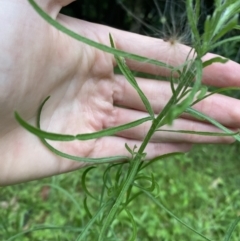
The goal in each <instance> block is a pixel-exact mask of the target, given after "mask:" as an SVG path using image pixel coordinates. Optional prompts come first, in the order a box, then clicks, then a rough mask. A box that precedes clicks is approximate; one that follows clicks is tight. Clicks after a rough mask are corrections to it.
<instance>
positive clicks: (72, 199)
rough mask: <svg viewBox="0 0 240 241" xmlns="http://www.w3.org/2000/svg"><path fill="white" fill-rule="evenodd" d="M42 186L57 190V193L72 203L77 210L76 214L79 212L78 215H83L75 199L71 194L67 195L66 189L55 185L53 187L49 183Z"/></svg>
mask: <svg viewBox="0 0 240 241" xmlns="http://www.w3.org/2000/svg"><path fill="white" fill-rule="evenodd" d="M44 185H47V186H49V187H52V188H54V189H56V190H58V191H59V192H61V193H62V194H63V195H64V196H66V197H67V198H68V199H69V200H71V201H72V203H73V204H74V205H75V207H76V208H77V210H78V212H79V215H82V214H83V212H82V209H81V207H80V205H79V203H78V202H77V200H76V199H75V197H74V196H73V195H72V194H71V193H69V192H68V191H67V190H66V189H63V188H62V187H60V186H57V185H55V184H51V183H49V184H44Z"/></svg>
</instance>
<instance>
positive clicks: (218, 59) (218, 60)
mask: <svg viewBox="0 0 240 241" xmlns="http://www.w3.org/2000/svg"><path fill="white" fill-rule="evenodd" d="M227 61H228V59H226V58H222V57H215V58H212V59H209V60H206V61H204V62H203V68H206V67H207V66H209V65H211V64H214V63H222V64H225V63H227Z"/></svg>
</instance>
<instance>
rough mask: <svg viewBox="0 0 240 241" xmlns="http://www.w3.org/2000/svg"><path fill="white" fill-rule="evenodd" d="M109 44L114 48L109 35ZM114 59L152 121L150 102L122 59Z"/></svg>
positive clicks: (152, 114) (117, 57) (152, 113)
mask: <svg viewBox="0 0 240 241" xmlns="http://www.w3.org/2000/svg"><path fill="white" fill-rule="evenodd" d="M109 38H110V43H111V46H112V48H115V45H114V41H113V38H112V36H111V34H109ZM115 59H116V61H117V64H118V67H119V69H120V70H121V72H122V74H123V75H124V76H125V78H126V79H127V80H128V82H129V83H130V84H131V85H132V86H133V87H134V89H135V90H136V91H137V93H138V95H139V96H140V98H141V100H142V102H143V104H144V106H145V108H146V110H147V112H148V113H149V114H150V116H151V117H152V119H154V111H153V109H152V107H151V104H150V102H149V101H148V98H147V97H146V96H145V94H144V93H143V92H142V90H141V89H140V88H139V86H138V83H137V81H136V80H135V77H134V76H133V74H132V72H131V71H130V69H129V68H128V67H127V65H126V63H125V60H124V58H122V57H119V56H117V55H115Z"/></svg>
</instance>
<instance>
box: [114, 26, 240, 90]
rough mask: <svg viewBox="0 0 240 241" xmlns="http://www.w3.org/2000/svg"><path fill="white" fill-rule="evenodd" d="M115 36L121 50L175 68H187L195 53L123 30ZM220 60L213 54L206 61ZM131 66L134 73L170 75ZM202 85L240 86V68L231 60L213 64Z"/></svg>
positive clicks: (135, 64)
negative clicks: (186, 65) (182, 65)
mask: <svg viewBox="0 0 240 241" xmlns="http://www.w3.org/2000/svg"><path fill="white" fill-rule="evenodd" d="M113 34H114V39H115V42H116V47H117V48H118V49H121V50H124V51H126V52H129V53H134V54H138V55H141V56H145V57H147V58H151V59H156V60H159V61H161V62H164V63H167V64H169V65H172V66H178V65H181V64H183V63H184V62H185V61H186V59H187V57H188V55H189V53H190V51H191V49H192V48H191V47H188V46H186V45H183V44H180V43H175V44H171V43H170V42H166V41H163V40H161V39H156V38H150V37H146V36H141V35H138V34H133V33H126V32H123V31H119V30H118V31H114V33H113ZM191 56H193V51H192V54H190V58H191ZM216 56H217V55H215V54H211V53H209V54H206V55H205V56H204V58H203V61H206V60H209V59H211V58H214V57H216ZM127 63H128V65H129V66H130V68H131V69H132V70H137V71H141V72H146V73H151V74H154V75H166V74H168V73H169V71H168V70H167V69H164V68H160V67H158V66H153V65H149V64H147V63H139V62H136V61H131V60H128V61H127ZM202 81H203V83H204V84H207V85H213V86H217V87H226V86H240V65H239V64H238V63H236V62H234V61H231V60H229V61H228V62H227V63H225V64H221V63H215V64H212V65H210V66H208V67H207V68H205V69H204V71H203V80H202Z"/></svg>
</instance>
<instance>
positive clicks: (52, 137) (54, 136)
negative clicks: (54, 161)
mask: <svg viewBox="0 0 240 241" xmlns="http://www.w3.org/2000/svg"><path fill="white" fill-rule="evenodd" d="M14 115H15V119H16V120H17V122H18V123H19V124H20V125H21V126H22V127H24V128H25V129H26V130H28V131H29V132H31V133H32V134H34V135H36V136H38V137H39V138H45V139H48V140H54V141H73V140H76V137H75V136H73V135H63V134H57V133H52V132H46V131H42V130H40V129H38V128H36V127H34V126H32V125H30V124H28V123H27V122H26V121H24V120H23V119H22V118H21V117H20V115H19V114H18V113H17V112H15V113H14Z"/></svg>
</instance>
